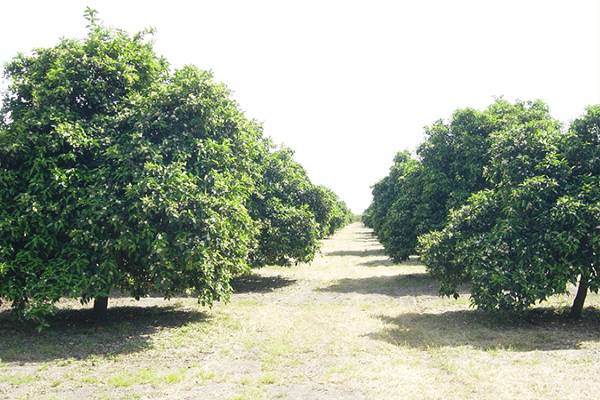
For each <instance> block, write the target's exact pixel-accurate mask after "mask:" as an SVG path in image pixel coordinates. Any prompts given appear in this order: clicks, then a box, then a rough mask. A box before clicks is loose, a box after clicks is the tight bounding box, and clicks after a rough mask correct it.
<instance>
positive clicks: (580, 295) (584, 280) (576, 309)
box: [570, 274, 588, 318]
mask: <svg viewBox="0 0 600 400" xmlns="http://www.w3.org/2000/svg"><path fill="white" fill-rule="evenodd" d="M587 291H588V277H587V274H581V276H580V277H579V287H578V288H577V295H576V296H575V300H574V301H573V306H572V307H571V314H570V315H571V318H581V312H582V311H583V304H584V303H585V297H586V296H587Z"/></svg>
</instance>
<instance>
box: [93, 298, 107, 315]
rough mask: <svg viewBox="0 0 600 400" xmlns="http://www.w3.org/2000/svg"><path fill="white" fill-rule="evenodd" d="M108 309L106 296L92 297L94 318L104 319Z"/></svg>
mask: <svg viewBox="0 0 600 400" xmlns="http://www.w3.org/2000/svg"><path fill="white" fill-rule="evenodd" d="M107 309H108V297H96V298H95V299H94V316H95V317H96V319H104V318H105V317H106V310H107Z"/></svg>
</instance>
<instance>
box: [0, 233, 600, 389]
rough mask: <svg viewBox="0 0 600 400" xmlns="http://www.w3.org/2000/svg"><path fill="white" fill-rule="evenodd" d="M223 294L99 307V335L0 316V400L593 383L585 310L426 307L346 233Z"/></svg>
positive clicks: (70, 320) (594, 353)
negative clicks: (563, 314)
mask: <svg viewBox="0 0 600 400" xmlns="http://www.w3.org/2000/svg"><path fill="white" fill-rule="evenodd" d="M236 289H237V294H236V295H234V297H233V299H232V301H231V302H230V303H229V304H219V305H217V306H215V307H214V308H213V309H206V308H203V307H200V306H198V305H197V304H195V302H194V300H193V299H189V298H178V299H174V300H172V301H163V300H161V299H153V298H149V299H143V300H142V301H141V302H135V301H133V300H131V299H128V298H123V299H113V300H111V310H110V321H109V322H107V323H106V324H105V325H102V326H98V325H95V324H93V323H90V322H87V321H85V319H84V316H85V315H86V314H85V313H82V312H80V311H68V310H67V311H64V312H63V313H61V315H60V316H59V320H58V321H57V322H56V325H58V326H62V327H56V328H53V329H51V330H49V331H47V332H45V333H43V334H41V335H37V334H34V333H33V332H23V331H22V330H19V328H18V327H16V326H14V325H12V324H9V323H6V322H5V321H4V322H1V321H0V323H4V325H2V326H0V359H1V360H2V362H1V363H0V398H35V399H40V398H60V399H82V398H110V399H115V398H116V399H118V398H127V399H130V398H133V399H135V398H139V399H145V398H169V399H200V398H202V399H271V398H281V399H375V398H377V399H405V398H408V399H423V398H439V399H448V398H457V399H458V398H486V399H497V398H563V399H564V398H573V399H575V398H586V397H588V396H589V397H591V396H592V395H593V396H594V397H595V396H596V395H597V393H598V392H599V389H600V323H599V320H600V317H599V316H598V315H590V316H588V318H587V319H586V320H584V321H582V322H581V323H576V324H572V323H568V324H567V323H565V320H564V319H562V318H560V317H557V316H555V315H554V314H550V313H539V312H538V313H537V314H534V316H535V318H534V319H533V320H520V321H519V322H514V321H507V320H503V321H499V320H498V319H497V318H492V317H489V316H486V315H484V314H481V313H478V312H475V311H473V310H471V309H470V308H469V307H468V296H466V295H465V296H462V297H461V298H460V299H459V300H454V299H444V298H440V297H438V296H437V284H436V282H434V281H433V280H432V279H431V278H430V277H429V276H428V275H427V274H426V273H425V269H424V267H423V266H421V265H418V264H414V263H413V264H411V263H408V264H403V265H392V264H391V263H390V262H389V261H388V259H387V257H385V255H384V254H383V252H382V248H381V246H380V245H379V243H378V242H377V241H376V240H375V239H374V238H373V237H372V235H371V233H370V231H369V230H368V229H366V228H365V227H364V226H362V225H361V224H352V225H350V226H348V227H346V228H344V229H343V230H341V231H340V232H338V233H337V234H336V235H335V236H334V237H333V238H332V239H329V240H326V241H324V245H323V248H322V254H321V255H320V256H319V257H318V258H317V259H316V260H315V261H314V262H313V263H311V264H310V265H299V266H296V267H292V268H273V267H268V268H263V269H261V270H259V271H258V272H257V274H255V275H254V276H251V277H248V278H245V279H242V280H238V281H237V282H236ZM568 301H569V299H565V298H562V297H557V298H555V299H553V300H552V302H553V303H554V305H560V304H563V303H565V302H568ZM590 304H595V305H596V306H598V304H600V301H599V299H598V296H592V297H591V299H590ZM64 307H65V308H69V307H73V308H79V306H78V305H76V304H75V303H66V304H65V305H64ZM82 315H83V316H82Z"/></svg>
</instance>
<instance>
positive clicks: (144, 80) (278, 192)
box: [0, 10, 339, 324]
mask: <svg viewBox="0 0 600 400" xmlns="http://www.w3.org/2000/svg"><path fill="white" fill-rule="evenodd" d="M86 16H87V19H88V23H89V25H88V28H89V31H88V34H87V36H86V37H85V38H84V39H83V40H72V39H63V40H61V41H60V42H59V43H58V45H56V46H55V47H52V48H45V49H36V50H35V51H33V52H32V54H30V55H23V54H21V55H18V56H17V57H15V58H14V59H13V60H12V61H11V62H10V63H9V64H8V65H7V66H6V68H5V76H6V78H7V79H8V82H9V88H8V91H7V93H6V96H5V98H4V99H3V102H2V105H1V107H0V298H2V299H5V300H8V301H10V302H11V303H12V307H13V309H14V311H16V313H17V314H18V315H19V316H20V317H22V318H25V319H30V320H35V321H37V322H38V323H39V324H44V321H45V317H46V316H47V315H48V313H50V312H51V311H52V307H53V304H54V303H55V302H57V301H58V300H59V299H60V298H62V297H72V298H80V299H81V300H82V301H83V302H87V301H89V300H90V299H92V298H96V297H105V296H108V295H109V293H110V291H111V290H112V289H119V290H121V291H123V292H126V293H130V294H131V295H132V296H134V297H136V298H139V297H141V296H144V295H146V294H148V293H149V292H151V291H158V292H160V293H162V294H163V295H164V296H165V297H169V296H172V295H173V294H175V293H177V292H181V291H184V290H185V291H188V292H191V293H194V294H195V295H196V296H197V297H198V299H199V301H200V302H201V303H203V304H211V303H212V302H214V301H216V300H219V299H226V298H227V297H228V295H229V293H230V291H231V287H230V285H229V282H230V279H231V278H232V277H233V276H235V275H238V274H240V273H242V272H244V271H246V270H247V268H248V257H249V254H250V251H251V250H253V249H254V248H255V246H256V243H257V241H258V242H260V244H261V246H260V250H259V252H258V254H259V256H258V259H260V261H261V262H275V263H280V262H287V259H288V258H293V259H294V260H300V261H304V260H309V259H311V258H312V256H313V255H314V253H315V251H316V249H317V248H318V241H317V239H318V238H320V237H321V236H322V235H323V234H324V233H326V234H328V233H331V232H332V230H333V225H334V223H333V222H332V221H334V220H335V221H337V219H336V218H338V217H337V214H335V212H336V211H334V208H335V207H332V206H331V205H330V204H329V203H327V206H326V207H325V208H324V209H323V210H321V209H319V210H318V212H319V213H320V214H318V215H319V217H322V218H323V220H320V219H318V218H316V216H317V210H316V209H314V208H313V206H314V204H315V201H314V197H315V196H314V193H315V192H318V191H320V190H321V189H316V188H315V187H314V185H312V184H311V183H310V182H309V181H308V178H307V177H306V174H305V172H304V170H303V169H302V168H301V167H300V166H299V165H298V164H297V163H295V162H294V161H293V160H292V159H291V156H290V155H289V154H287V153H286V152H275V153H273V154H271V153H270V152H269V149H268V145H267V144H266V143H267V142H266V140H265V139H264V138H263V137H262V131H261V129H260V127H259V126H258V125H257V124H256V123H254V122H252V121H249V120H247V119H246V118H245V116H244V115H243V114H242V113H241V111H240V110H239V109H238V107H237V105H236V104H235V102H234V101H233V100H231V98H230V95H229V92H228V90H227V89H226V87H224V86H223V85H222V84H218V83H216V82H214V80H213V78H212V76H211V74H210V73H208V72H205V71H200V70H198V69H197V68H194V67H184V68H182V69H180V70H176V71H171V70H170V69H169V65H168V63H167V62H166V61H165V60H164V59H162V58H160V57H158V56H157V55H156V54H155V53H154V51H153V48H152V46H151V44H150V43H149V42H148V41H147V40H146V36H147V33H140V34H137V35H133V36H130V35H128V34H126V33H125V32H122V31H119V30H110V29H107V28H104V27H103V26H101V25H99V23H98V21H97V19H96V17H95V12H94V11H93V10H87V11H86ZM270 174H272V176H271V175H270ZM277 174H279V175H277ZM253 193H259V194H260V195H259V196H256V195H253ZM327 193H329V192H327ZM334 199H337V198H336V197H334ZM317 203H318V202H317ZM318 204H320V203H318ZM253 207H256V208H253ZM249 208H250V210H249ZM250 214H252V216H251V215H250ZM338 219H339V218H338ZM335 224H338V225H339V222H335ZM257 235H258V236H257Z"/></svg>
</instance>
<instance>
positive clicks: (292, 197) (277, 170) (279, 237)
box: [249, 149, 350, 266]
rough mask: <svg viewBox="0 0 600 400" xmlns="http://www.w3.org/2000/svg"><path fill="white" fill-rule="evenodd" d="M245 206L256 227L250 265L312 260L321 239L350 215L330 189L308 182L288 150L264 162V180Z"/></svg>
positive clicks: (338, 226) (267, 158)
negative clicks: (247, 205)
mask: <svg viewBox="0 0 600 400" xmlns="http://www.w3.org/2000/svg"><path fill="white" fill-rule="evenodd" d="M259 182H260V183H259V184H258V185H257V190H256V191H255V193H254V195H253V196H252V199H251V204H250V206H249V209H250V212H251V214H252V218H253V219H254V220H256V221H257V222H258V225H259V234H258V239H257V240H258V243H257V246H256V249H255V251H254V252H253V254H252V256H251V260H252V263H253V265H255V266H262V265H266V264H278V265H287V264H291V263H297V262H308V261H311V260H312V259H313V258H314V256H315V254H316V252H317V251H318V249H319V239H321V238H323V237H325V236H328V235H330V234H332V233H333V232H334V231H335V230H336V229H338V228H340V227H342V226H343V225H345V224H346V223H348V222H349V219H350V212H349V210H348V209H347V207H346V206H345V204H344V203H343V202H341V200H339V199H338V197H337V196H336V195H335V193H333V192H332V191H331V190H329V189H327V188H325V187H323V186H317V185H314V184H313V183H311V182H310V180H309V179H308V176H307V175H306V171H305V170H304V168H302V166H301V165H300V164H298V163H297V162H296V161H294V159H293V153H292V152H291V151H290V150H289V149H281V150H277V151H274V152H272V153H270V154H267V155H266V156H265V159H264V160H263V175H262V179H261V180H260V181H259Z"/></svg>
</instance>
